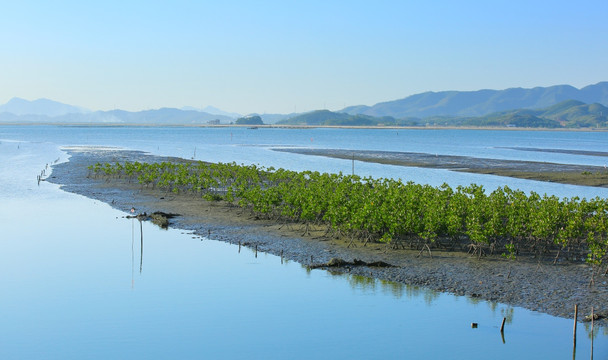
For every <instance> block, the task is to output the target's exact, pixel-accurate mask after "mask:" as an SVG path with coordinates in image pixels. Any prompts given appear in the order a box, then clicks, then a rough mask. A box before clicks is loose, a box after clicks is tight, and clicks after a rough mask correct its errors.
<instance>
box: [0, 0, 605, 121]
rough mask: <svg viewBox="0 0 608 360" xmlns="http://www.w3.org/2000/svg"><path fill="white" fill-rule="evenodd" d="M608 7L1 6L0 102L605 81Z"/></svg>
mask: <svg viewBox="0 0 608 360" xmlns="http://www.w3.org/2000/svg"><path fill="white" fill-rule="evenodd" d="M606 14H608V1H606V0H598V1H595V0H579V1H571V0H569V1H561V0H557V1H536V0H524V1H520V0H509V1H487V0H484V1H466V0H463V1H416V0H411V1H409V0H408V1H406V0H403V1H383V0H375V1H357V0H349V1H331V0H324V1H316V0H309V1H290V0H281V1H264V0H260V1H231V0H223V1H180V0H174V1H166V2H161V1H151V0H148V1H128V0H120V1H114V0H105V1H99V2H98V1H81V0H79V1H61V0H58V1H28V0H20V1H3V2H2V5H1V6H0V104H4V103H6V102H7V101H8V100H10V99H11V98H13V97H20V98H24V99H28V100H35V99H38V98H47V99H52V100H55V101H60V102H63V103H67V104H71V105H76V106H82V107H85V108H88V109H91V110H111V109H116V108H118V109H123V110H129V111H139V110H145V109H157V108H161V107H177V108H180V107H183V106H194V107H199V108H203V107H205V106H208V105H211V106H214V107H217V108H220V109H222V110H225V111H232V112H238V113H241V114H250V113H262V114H263V113H291V112H304V111H312V110H317V109H329V110H339V109H342V108H344V107H345V106H350V105H360V104H364V105H373V104H375V103H378V102H382V101H390V100H395V99H401V98H404V97H407V96H409V95H413V94H417V93H421V92H425V91H445V90H461V91H472V90H479V89H506V88H512V87H523V88H531V87H535V86H551V85H561V84H569V85H572V86H575V87H577V88H580V87H584V86H586V85H590V84H595V83H597V82H600V81H606V80H608V21H606Z"/></svg>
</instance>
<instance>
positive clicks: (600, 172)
mask: <svg viewBox="0 0 608 360" xmlns="http://www.w3.org/2000/svg"><path fill="white" fill-rule="evenodd" d="M273 150H275V151H282V152H290V153H296V154H302V155H315V156H325V157H331V158H338V159H346V160H357V161H365V162H372V163H379V164H388V165H399V166H411V167H423V168H433V169H447V170H453V171H463V172H470V173H477V174H491V175H498V176H507V177H514V178H520V179H527V180H539V181H550V182H557V183H561V184H572V185H585V186H597V187H608V170H607V169H606V168H604V167H601V166H590V165H572V164H556V163H549V162H536V161H518V160H500V159H486V158H474V157H469V156H454V155H435V154H428V153H415V152H393V151H372V150H355V151H353V150H345V149H305V148H275V149H273ZM517 150H525V151H545V152H558V150H555V149H534V150H531V149H530V148H522V149H519V148H518V149H517ZM559 151H560V152H567V153H572V154H577V153H579V154H580V152H572V151H567V150H559ZM593 154H594V155H595V156H603V155H598V154H601V153H597V152H595V153H593ZM585 155H588V154H585Z"/></svg>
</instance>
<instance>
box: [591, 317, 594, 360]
mask: <svg viewBox="0 0 608 360" xmlns="http://www.w3.org/2000/svg"><path fill="white" fill-rule="evenodd" d="M593 318H594V316H593V306H592V307H591V360H593Z"/></svg>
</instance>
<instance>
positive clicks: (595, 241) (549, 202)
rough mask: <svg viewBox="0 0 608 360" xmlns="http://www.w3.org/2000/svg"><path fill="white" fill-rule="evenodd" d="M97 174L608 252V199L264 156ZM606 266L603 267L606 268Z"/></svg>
mask: <svg viewBox="0 0 608 360" xmlns="http://www.w3.org/2000/svg"><path fill="white" fill-rule="evenodd" d="M90 170H91V172H92V174H91V175H93V176H100V175H102V176H105V177H106V178H112V177H116V178H125V179H129V181H133V180H134V179H137V181H138V182H139V183H140V184H141V185H142V187H143V186H146V187H153V188H154V187H156V188H161V189H164V190H166V191H172V192H174V193H192V194H197V195H198V196H202V197H203V198H205V199H207V200H225V201H227V202H229V203H231V204H235V205H238V206H240V207H243V208H247V209H251V210H252V211H253V212H255V214H256V215H257V216H259V217H265V218H268V219H274V220H276V221H282V222H289V223H293V222H296V223H301V224H304V226H306V229H308V227H309V225H323V226H325V228H326V229H327V234H328V236H347V237H350V238H351V239H359V240H362V241H365V242H368V241H379V242H384V243H387V244H390V245H391V246H404V245H409V246H414V247H417V248H419V249H421V248H423V247H440V246H441V247H450V248H454V247H461V248H462V247H465V248H466V247H468V248H469V249H471V250H473V251H477V252H478V253H480V254H481V253H482V251H483V252H488V251H490V252H492V251H496V252H499V253H503V254H504V255H505V256H509V257H514V256H516V255H518V254H522V253H528V254H534V255H538V256H549V255H550V256H555V259H557V258H558V257H559V256H564V257H566V258H571V259H572V258H574V259H576V258H585V259H586V261H587V262H588V263H590V264H592V265H594V266H596V267H598V268H599V267H600V266H602V263H603V262H604V261H605V260H606V257H607V249H608V202H607V200H606V199H602V198H599V197H596V198H594V199H590V200H587V199H580V198H578V197H574V198H564V199H560V198H558V197H555V196H547V195H542V196H541V195H539V194H537V193H534V192H531V193H530V194H529V195H528V194H526V193H524V192H523V191H520V190H512V189H510V188H508V187H506V186H505V187H504V188H498V189H496V190H494V191H492V192H491V193H489V194H487V193H486V192H485V191H484V189H483V187H482V186H478V185H470V186H458V187H457V188H456V189H452V188H451V187H450V186H448V185H447V184H444V185H442V186H440V187H432V186H429V185H420V184H415V183H413V182H407V183H403V182H402V181H399V180H393V179H373V178H370V177H365V178H361V177H359V176H356V175H343V174H341V173H340V174H327V173H323V174H321V173H319V172H313V171H304V172H295V171H289V170H285V169H274V168H263V167H259V166H256V165H249V166H244V165H237V164H235V163H230V164H223V163H219V164H210V163H204V162H188V163H170V162H162V163H140V162H127V163H123V164H121V163H115V164H110V163H106V164H99V163H98V164H96V165H94V166H91V167H90ZM598 271H599V269H598Z"/></svg>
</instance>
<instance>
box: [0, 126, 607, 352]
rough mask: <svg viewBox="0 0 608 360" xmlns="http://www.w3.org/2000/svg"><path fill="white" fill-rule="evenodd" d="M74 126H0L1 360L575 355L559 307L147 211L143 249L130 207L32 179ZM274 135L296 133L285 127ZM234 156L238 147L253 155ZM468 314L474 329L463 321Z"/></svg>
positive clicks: (148, 144)
mask: <svg viewBox="0 0 608 360" xmlns="http://www.w3.org/2000/svg"><path fill="white" fill-rule="evenodd" d="M4 130H5V129H2V128H0V131H4ZM77 130H79V131H81V130H80V129H77ZM53 131H55V133H53ZM114 131H115V130H114V129H110V130H109V131H108V132H105V131H100V133H99V136H98V138H97V140H95V141H92V140H88V141H89V142H90V143H94V144H99V145H113V146H125V144H124V139H119V138H118V137H117V136H113V133H114ZM146 131H148V130H146ZM263 131H265V130H257V132H258V133H261V132H263ZM243 132H244V130H243ZM251 132H256V131H251ZM152 133H153V132H152ZM78 134H80V133H78V132H76V133H73V134H66V133H64V132H61V131H59V130H58V129H55V128H53V129H52V131H51V132H50V133H49V134H47V140H46V141H42V139H41V138H42V137H44V136H43V134H32V140H35V141H36V142H28V141H26V139H27V137H28V136H29V135H28V134H26V133H24V132H22V133H19V134H12V135H14V136H13V140H18V142H13V141H8V136H7V134H5V133H2V132H0V138H1V139H2V140H0V186H1V187H0V219H1V222H2V237H1V238H0V243H1V244H2V251H1V252H0V274H1V275H0V288H2V295H1V296H0V358H2V359H24V358H26V359H27V358H45V359H55V358H56V359H59V358H61V359H65V358H205V357H206V358H260V357H265V358H287V357H289V358H311V357H320V358H330V357H331V358H346V357H352V358H379V357H388V358H396V357H408V358H467V359H477V358H478V359H486V358H496V359H500V358H504V359H513V358H530V359H532V358H534V359H538V358H570V356H571V355H572V321H571V320H568V319H561V318H556V317H552V316H548V315H544V314H540V313H535V312H530V311H527V310H525V309H521V308H514V307H510V306H506V305H503V304H496V303H489V302H486V301H479V300H476V299H471V298H467V297H457V296H452V295H446V294H441V293H436V292H431V291H426V290H424V289H421V288H415V287H407V286H404V285H400V284H394V283H388V282H382V281H377V280H373V279H369V278H364V277H355V276H348V275H332V274H331V273H329V272H327V271H323V270H313V271H307V270H306V269H305V268H303V267H302V266H301V265H299V264H297V263H293V262H287V263H284V264H281V260H280V258H278V257H275V256H272V255H266V254H263V253H258V256H257V258H256V257H255V254H254V252H253V251H251V250H249V249H246V248H243V249H242V250H241V252H240V253H239V252H238V246H233V245H229V244H226V243H222V242H217V241H213V240H209V239H205V238H200V237H197V236H193V235H192V234H188V233H184V232H182V231H180V230H168V231H165V230H160V229H159V228H157V227H156V226H154V225H151V224H149V223H143V224H142V229H143V235H144V247H143V254H142V252H141V240H140V228H139V226H140V224H139V222H138V221H137V220H132V219H125V218H124V215H125V214H124V213H121V212H119V211H117V210H114V209H112V208H111V207H110V206H109V205H107V204H103V203H100V202H97V201H93V200H90V199H87V198H84V197H81V196H77V195H74V194H69V193H65V192H63V191H61V190H60V189H58V187H57V186H56V185H53V184H50V183H46V182H42V183H41V184H40V186H38V185H37V182H36V181H35V180H36V175H38V174H39V173H40V171H41V170H42V169H43V168H44V167H45V165H46V164H47V163H52V162H54V161H55V160H57V159H59V161H64V160H65V159H66V156H65V154H64V153H62V152H61V151H60V150H59V149H58V146H59V145H75V144H86V143H87V140H85V139H84V137H82V136H77V135H78ZM223 134H225V133H223ZM16 135H19V136H21V137H19V136H16ZM80 135H82V134H80ZM114 135H115V134H114ZM70 136H73V138H70ZM120 136H121V137H123V136H124V135H120ZM299 136H302V135H299ZM233 137H234V135H233ZM158 138H162V136H157V138H155V139H156V140H154V141H157V142H158V144H157V145H156V146H157V147H158V148H159V149H160V148H161V146H169V144H168V142H169V141H168V140H167V142H166V143H165V142H160V141H159V140H157V139H158ZM270 140H274V141H272V143H279V142H285V143H287V142H291V143H295V142H296V141H295V140H293V139H285V138H284V137H280V136H279V137H277V138H276V139H270ZM270 140H269V141H268V143H270V142H271V141H270ZM287 140H289V141H287ZM309 141H310V140H309ZM327 141H329V140H327ZM103 142H107V143H105V144H103ZM251 142H253V141H251ZM141 143H142V144H145V145H142V147H141V148H142V149H143V150H149V151H153V150H152V149H151V148H152V147H154V146H155V145H154V142H153V140H152V139H150V140H149V141H145V138H143V137H142V140H141ZM133 148H137V147H135V146H133ZM218 148H219V149H220V150H218V151H217V152H216V153H215V155H213V156H216V157H218V158H219V157H228V156H229V154H228V150H230V149H232V150H233V151H234V156H235V157H236V156H242V157H243V158H246V157H247V156H251V157H254V156H255V154H252V151H250V150H247V151H244V150H242V149H244V148H245V147H243V146H240V145H234V146H232V145H229V146H225V147H224V146H223V145H218ZM251 148H253V149H258V148H259V150H256V151H259V152H260V154H269V150H267V149H266V148H265V147H251V146H248V147H246V149H251ZM159 149H157V150H156V151H159V152H160V150H159ZM201 149H204V150H201ZM208 149H212V147H211V145H208V148H206V147H204V146H201V147H198V146H197V156H200V157H201V158H202V157H203V156H204V152H206V151H209V152H210V153H211V150H208ZM172 151H173V150H172ZM201 151H202V152H203V153H200V152H201ZM184 153H185V150H184ZM199 153H200V154H199ZM243 153H244V154H243ZM272 154H274V152H273V153H272ZM173 155H180V153H179V152H178V151H177V150H176V151H175V153H173ZM181 155H182V156H184V155H183V153H182V154H181ZM210 156H211V155H210ZM304 158H305V157H304ZM239 159H240V158H235V159H233V160H234V161H237V162H247V161H248V160H241V161H239ZM259 160H260V159H259V158H258V161H257V162H260V161H259ZM298 160H299V158H298ZM218 161H219V160H218ZM222 161H226V160H222ZM272 161H276V162H278V163H280V162H281V161H286V160H284V159H281V158H280V157H279V158H278V159H274V160H272ZM291 161H292V162H293V159H292V160H291ZM302 161H303V163H297V164H292V165H293V166H295V167H298V166H307V164H310V163H307V161H310V160H309V159H308V158H306V159H302ZM316 161H317V162H323V161H325V160H322V161H320V160H319V159H316ZM314 164H315V166H319V167H325V166H327V167H330V166H333V165H327V164H317V163H316V162H315V163H314ZM348 166H350V164H348ZM575 188H578V187H575ZM140 264H141V271H140ZM503 316H505V317H507V318H508V322H507V325H506V327H505V334H504V335H505V337H504V343H503V339H502V338H501V335H500V332H499V326H500V322H501V320H502V318H503ZM471 322H477V323H479V327H478V328H477V329H473V328H471ZM588 334H589V329H587V328H586V327H585V325H583V324H579V331H578V346H577V349H576V350H577V352H576V356H577V357H578V358H581V359H582V358H585V359H587V358H589V355H590V348H591V344H590V340H589V336H588ZM607 340H608V331H607V330H606V329H596V338H595V348H594V355H595V358H596V359H603V358H606V357H608V341H607Z"/></svg>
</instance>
